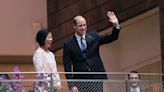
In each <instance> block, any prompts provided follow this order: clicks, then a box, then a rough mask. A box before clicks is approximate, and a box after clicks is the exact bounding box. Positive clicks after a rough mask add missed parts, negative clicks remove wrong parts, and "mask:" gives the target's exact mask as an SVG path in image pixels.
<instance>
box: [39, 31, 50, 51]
mask: <svg viewBox="0 0 164 92" xmlns="http://www.w3.org/2000/svg"><path fill="white" fill-rule="evenodd" d="M36 41H37V42H38V44H39V46H40V47H44V48H46V49H48V48H50V47H51V44H52V41H53V38H52V33H51V32H49V31H48V29H41V30H39V31H38V33H37V35H36Z"/></svg>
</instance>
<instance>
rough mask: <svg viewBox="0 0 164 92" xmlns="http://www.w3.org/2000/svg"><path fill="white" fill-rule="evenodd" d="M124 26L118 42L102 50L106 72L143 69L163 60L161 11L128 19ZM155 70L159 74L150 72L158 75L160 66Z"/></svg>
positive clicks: (105, 46) (156, 9) (156, 10)
mask: <svg viewBox="0 0 164 92" xmlns="http://www.w3.org/2000/svg"><path fill="white" fill-rule="evenodd" d="M121 27H122V29H121V32H120V35H119V39H118V40H117V41H116V42H113V43H110V44H107V45H104V46H102V47H101V50H100V52H101V56H102V60H103V61H104V65H105V67H106V70H107V71H109V72H120V71H131V70H138V69H140V68H142V70H143V67H144V66H148V65H150V64H154V63H157V62H160V61H161V50H160V30H159V9H158V8H155V9H153V10H150V11H148V12H146V13H144V14H142V15H140V16H137V17H135V18H133V19H129V20H128V21H126V22H124V23H122V24H121ZM110 30H111V29H107V30H105V31H106V32H108V31H110ZM105 31H104V33H105ZM104 33H102V34H104ZM158 65H159V64H158ZM151 68H153V67H151ZM155 68H157V69H155ZM149 69H150V68H149ZM154 69H155V70H157V71H150V72H159V70H160V69H161V67H160V66H158V67H154Z"/></svg>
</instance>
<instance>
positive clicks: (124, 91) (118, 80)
mask: <svg viewBox="0 0 164 92" xmlns="http://www.w3.org/2000/svg"><path fill="white" fill-rule="evenodd" d="M58 73H59V74H60V77H61V79H60V80H55V81H61V88H60V92H70V90H69V87H70V86H71V87H73V86H74V85H75V84H76V86H78V92H129V87H130V85H131V84H132V83H134V81H129V80H128V74H130V73H126V72H106V73H105V74H107V75H108V79H107V80H104V79H103V80H102V79H83V80H81V79H69V80H68V79H65V72H58ZM6 74H7V75H8V76H9V77H10V79H3V78H1V76H2V75H6ZM16 74H20V75H23V76H24V78H14V77H13V76H15V75H16ZM36 74H37V73H35V72H19V73H13V72H0V92H54V91H52V90H53V87H52V80H51V79H52V78H50V79H49V80H45V79H36V76H35V75H36ZM49 74H52V73H49ZM67 74H72V73H67ZM74 74H94V75H95V74H104V73H101V72H89V73H88V72H86V73H85V72H83V73H80V72H76V73H74ZM139 74H140V76H141V78H140V80H139V81H135V83H137V84H138V85H139V87H140V88H141V89H142V90H144V91H146V92H164V91H162V88H163V81H162V76H164V75H163V74H161V73H139ZM44 82H46V83H49V86H48V87H47V89H46V91H34V88H35V86H36V85H39V84H36V83H44ZM68 85H69V87H68ZM10 87H11V88H10ZM4 90H5V91H4ZM6 90H10V91H6ZM57 92H58V91H57Z"/></svg>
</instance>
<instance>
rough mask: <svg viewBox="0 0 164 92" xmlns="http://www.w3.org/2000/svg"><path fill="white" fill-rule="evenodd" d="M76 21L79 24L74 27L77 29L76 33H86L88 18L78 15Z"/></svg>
mask: <svg viewBox="0 0 164 92" xmlns="http://www.w3.org/2000/svg"><path fill="white" fill-rule="evenodd" d="M76 23H77V24H76V25H74V29H75V31H76V33H77V34H78V35H80V36H82V35H85V34H86V31H87V24H86V20H85V19H84V18H83V17H81V16H77V17H76Z"/></svg>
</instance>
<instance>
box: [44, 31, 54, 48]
mask: <svg viewBox="0 0 164 92" xmlns="http://www.w3.org/2000/svg"><path fill="white" fill-rule="evenodd" d="M52 41H53V38H52V33H50V32H49V33H48V35H47V37H46V39H45V42H44V47H45V48H47V49H48V48H50V47H51V44H52Z"/></svg>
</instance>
